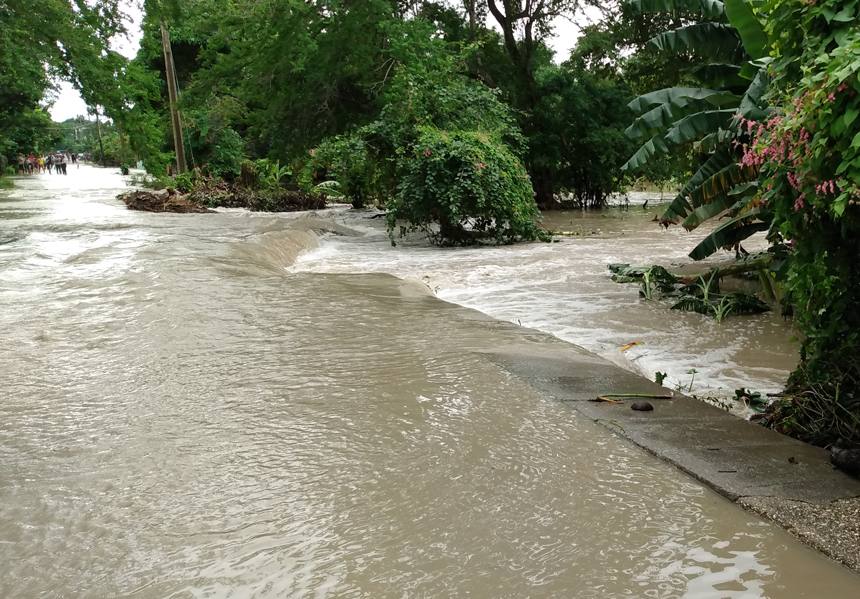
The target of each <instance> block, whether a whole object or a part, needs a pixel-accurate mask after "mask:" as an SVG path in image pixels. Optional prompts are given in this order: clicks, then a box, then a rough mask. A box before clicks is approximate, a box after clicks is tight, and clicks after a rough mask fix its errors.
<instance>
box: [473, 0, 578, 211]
mask: <svg viewBox="0 0 860 599" xmlns="http://www.w3.org/2000/svg"><path fill="white" fill-rule="evenodd" d="M487 8H488V10H489V12H490V14H491V15H492V16H493V18H494V19H495V21H496V23H497V24H498V25H499V28H500V29H501V30H502V39H503V42H504V48H505V50H506V51H507V54H508V57H509V59H510V62H511V64H512V66H513V70H512V73H511V75H512V76H513V77H514V80H515V82H516V83H515V88H514V89H515V91H513V90H510V91H509V93H511V91H513V93H511V98H512V102H513V104H514V105H515V106H516V107H517V108H518V109H519V110H521V111H522V112H523V115H524V118H523V119H521V126H522V129H523V132H524V134H525V135H526V137H531V136H532V134H533V133H535V132H537V131H539V130H540V125H539V124H538V123H536V122H535V120H534V118H533V116H532V115H533V114H534V111H535V109H536V108H537V105H538V103H539V101H540V92H539V89H538V81H537V79H536V77H535V71H536V69H537V68H538V67H539V65H540V63H541V62H542V60H541V59H543V60H544V61H546V62H547V63H548V62H549V60H547V59H548V57H549V56H550V54H549V53H548V52H547V49H546V45H545V44H544V40H545V39H546V37H547V36H548V35H549V34H550V33H551V31H552V27H551V23H552V21H553V19H555V18H557V17H561V16H564V15H572V14H573V13H574V12H575V11H576V10H577V9H578V8H579V2H578V0H501V2H499V1H498V0H487ZM544 64H546V63H544ZM527 160H528V170H529V174H530V176H531V179H532V185H533V186H534V192H535V199H536V200H537V203H538V205H539V206H541V207H542V208H549V207H551V206H552V205H553V204H554V203H555V182H554V181H553V176H552V175H553V173H552V169H551V168H548V166H547V164H546V162H545V161H543V160H540V159H536V157H535V156H533V155H532V154H529V156H528V157H527Z"/></svg>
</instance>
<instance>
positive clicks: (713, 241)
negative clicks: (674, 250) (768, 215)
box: [690, 208, 770, 260]
mask: <svg viewBox="0 0 860 599" xmlns="http://www.w3.org/2000/svg"><path fill="white" fill-rule="evenodd" d="M759 216H765V215H763V214H762V213H761V211H760V210H759V209H758V208H754V209H752V210H750V211H749V212H745V213H743V214H740V215H738V216H736V217H734V218H733V219H731V220H730V221H728V222H725V223H723V224H721V225H720V226H719V227H717V228H716V229H714V230H713V231H712V232H711V234H710V235H708V236H707V237H705V238H704V239H703V240H702V241H701V243H699V245H697V246H696V247H695V248H694V249H693V251H692V252H690V258H692V259H693V260H704V259H705V258H707V257H708V256H710V255H711V254H713V253H714V252H716V251H717V250H718V249H720V248H722V247H729V246H733V245H735V244H736V243H740V242H741V241H743V240H744V239H747V238H749V237H751V236H752V235H754V234H756V233H758V232H759V231H767V230H768V229H769V228H770V224H769V223H768V222H765V221H763V220H752V222H750V219H757V218H758V217H759Z"/></svg>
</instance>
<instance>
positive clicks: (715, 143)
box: [693, 129, 738, 154]
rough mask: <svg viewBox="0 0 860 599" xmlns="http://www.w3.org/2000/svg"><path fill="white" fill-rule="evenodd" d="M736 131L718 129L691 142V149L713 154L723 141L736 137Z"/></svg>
mask: <svg viewBox="0 0 860 599" xmlns="http://www.w3.org/2000/svg"><path fill="white" fill-rule="evenodd" d="M737 135H738V133H737V131H734V130H732V129H720V130H719V131H714V132H713V133H709V134H708V135H706V136H705V137H703V138H702V139H700V140H699V141H697V142H694V143H693V149H694V150H698V151H700V152H702V153H703V154H713V153H714V152H716V151H717V149H718V148H719V147H720V146H722V145H723V144H724V143H725V142H727V141H731V140H733V139H734V138H735V137H737Z"/></svg>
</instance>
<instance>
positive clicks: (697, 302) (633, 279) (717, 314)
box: [609, 264, 770, 322]
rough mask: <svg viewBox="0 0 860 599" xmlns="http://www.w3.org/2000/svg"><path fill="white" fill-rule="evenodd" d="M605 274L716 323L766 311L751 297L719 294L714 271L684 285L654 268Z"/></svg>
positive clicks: (617, 268) (623, 267) (615, 268)
mask: <svg viewBox="0 0 860 599" xmlns="http://www.w3.org/2000/svg"><path fill="white" fill-rule="evenodd" d="M609 271H610V272H611V273H612V280H613V281H614V282H616V283H639V284H640V286H641V290H640V291H639V295H640V296H641V297H643V298H644V299H647V300H651V299H654V295H655V293H656V292H659V293H660V295H661V296H663V297H664V298H676V301H675V303H674V305H672V307H671V309H672V310H684V311H687V312H696V313H698V314H704V315H706V316H713V317H714V320H716V321H717V322H722V321H723V319H724V318H726V317H727V316H728V315H729V314H758V313H761V312H768V311H770V307H769V306H768V305H767V304H765V303H764V302H763V301H761V300H760V299H759V298H757V297H755V296H753V295H749V294H746V293H741V292H737V291H735V292H732V293H727V294H725V295H721V294H720V288H719V279H718V278H717V271H716V270H713V271H712V272H711V275H710V276H709V277H707V278H705V276H703V275H702V276H699V278H698V280H697V281H695V282H694V283H691V284H688V285H684V284H682V283H681V279H682V278H681V277H679V276H677V275H674V274H672V273H670V272H669V271H667V270H666V269H665V268H664V267H662V266H658V265H655V266H651V267H648V268H644V267H631V266H630V265H629V264H610V265H609Z"/></svg>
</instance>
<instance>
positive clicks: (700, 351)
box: [289, 209, 797, 397]
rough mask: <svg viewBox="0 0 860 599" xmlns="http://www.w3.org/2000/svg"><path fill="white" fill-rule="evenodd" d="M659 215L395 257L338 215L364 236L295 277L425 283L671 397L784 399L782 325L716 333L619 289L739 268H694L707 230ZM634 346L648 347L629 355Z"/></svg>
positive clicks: (567, 219)
mask: <svg viewBox="0 0 860 599" xmlns="http://www.w3.org/2000/svg"><path fill="white" fill-rule="evenodd" d="M650 217H651V213H645V212H643V211H642V210H641V209H631V210H630V211H628V212H623V211H620V210H617V209H615V210H610V211H607V212H604V213H603V214H600V213H598V214H594V213H592V214H583V213H575V212H574V213H558V214H554V215H550V218H551V219H552V221H554V222H552V223H551V224H552V225H553V228H555V229H559V230H566V229H569V230H574V231H581V232H583V233H584V235H582V236H570V237H564V238H562V239H560V240H559V241H558V242H556V243H551V244H546V243H530V244H518V245H514V246H501V247H497V246H489V247H488V246H483V247H470V248H440V247H434V246H431V245H430V244H429V243H428V242H427V241H426V239H424V238H423V237H421V236H417V235H413V236H411V237H408V238H407V239H405V240H397V246H396V247H392V246H391V243H390V241H389V239H388V236H387V233H386V232H385V230H384V222H382V221H381V219H369V218H367V217H366V216H365V215H364V214H363V213H361V212H357V211H350V210H346V209H339V210H337V211H334V212H333V213H332V214H331V215H330V216H329V217H328V218H329V219H331V220H333V221H334V222H337V223H339V224H343V225H346V226H348V227H349V228H351V229H353V230H356V231H360V232H361V233H362V234H363V235H362V236H360V237H342V236H331V235H330V236H324V237H323V238H322V239H321V241H320V247H319V248H317V249H313V250H310V251H308V252H306V253H304V254H302V255H300V256H299V257H298V259H297V261H296V263H295V264H294V265H293V266H292V267H290V269H289V270H291V271H293V272H319V273H388V274H392V275H394V276H397V277H400V278H407V277H410V278H417V279H419V280H421V281H423V282H424V283H425V284H426V285H427V286H428V288H430V289H431V290H433V292H434V293H435V294H436V295H437V296H438V297H439V298H440V299H443V300H445V301H449V302H452V303H456V304H459V305H462V306H465V307H469V308H473V309H476V310H479V311H481V312H484V313H486V314H488V315H490V316H492V317H494V318H498V319H500V320H507V321H510V322H514V323H518V324H521V325H522V326H525V327H531V328H535V329H538V330H541V331H544V332H548V333H552V334H554V335H556V336H557V337H559V338H561V339H563V340H565V341H569V342H571V343H575V344H577V345H579V346H581V347H584V348H585V349H588V350H589V351H592V352H594V353H596V354H598V355H600V356H602V357H604V358H606V359H608V360H610V361H611V362H613V363H615V364H617V365H619V366H621V367H623V368H626V369H628V370H631V371H633V372H637V373H640V374H642V375H643V376H646V377H648V378H652V379H653V378H654V375H655V373H656V372H663V373H666V374H667V375H668V377H667V378H666V382H665V383H664V384H665V385H666V386H667V387H670V388H674V389H679V390H682V391H685V392H688V393H693V394H696V395H700V396H709V395H713V396H719V397H728V396H733V395H734V390H735V389H738V388H740V387H745V388H747V389H752V390H755V391H760V392H762V393H765V392H774V391H778V390H779V389H780V388H781V385H782V384H783V383H784V381H785V379H786V377H787V375H788V373H789V372H790V370H791V369H792V368H793V367H794V364H795V363H796V359H797V358H796V354H797V346H796V345H793V344H791V343H789V340H790V338H791V337H792V336H793V334H794V333H793V332H792V331H791V329H790V326H789V325H788V324H787V323H786V322H785V321H783V319H782V318H780V317H779V316H778V315H775V314H773V313H770V314H763V315H744V316H734V317H729V318H727V319H726V320H724V321H723V322H722V323H716V322H715V321H714V320H713V319H711V318H709V317H706V316H703V315H699V314H694V313H688V312H680V311H675V310H670V307H671V303H670V302H669V301H646V300H644V299H640V298H639V295H638V287H637V286H635V285H621V284H617V283H614V282H612V280H611V277H610V273H609V271H608V268H607V266H608V265H609V264H610V263H619V262H620V263H629V264H634V265H646V266H649V265H651V264H661V265H666V266H673V267H679V266H687V268H688V269H690V268H692V269H693V270H702V271H703V270H705V269H707V268H708V267H709V266H712V265H715V264H720V263H726V262H729V261H731V260H732V256H731V255H729V254H728V253H723V254H722V255H717V256H714V257H712V258H711V259H709V260H707V261H705V262H704V263H703V264H702V265H701V266H699V265H691V262H692V261H691V260H690V259H689V258H688V257H687V253H688V252H689V251H690V250H691V249H692V247H693V246H694V245H695V244H696V243H697V241H698V239H700V238H701V237H703V236H704V235H705V234H706V231H697V232H695V233H694V234H688V233H686V232H684V231H683V230H681V229H680V228H673V229H671V230H669V231H663V230H661V229H659V228H658V227H657V226H656V224H654V223H652V222H650V220H651V219H650ZM750 245H751V246H756V245H762V241H761V240H754V241H752V242H751V244H750ZM750 249H751V250H754V249H755V248H754V247H751V248H750ZM633 342H642V344H641V345H636V346H633V347H631V348H630V349H628V350H626V351H624V352H622V351H620V350H621V348H622V347H624V346H625V345H627V344H628V343H633ZM693 371H695V372H693Z"/></svg>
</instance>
